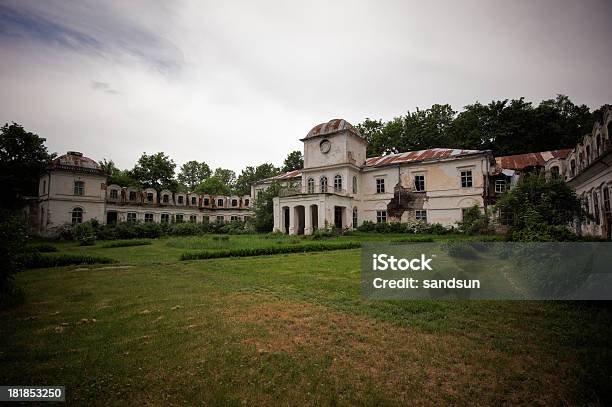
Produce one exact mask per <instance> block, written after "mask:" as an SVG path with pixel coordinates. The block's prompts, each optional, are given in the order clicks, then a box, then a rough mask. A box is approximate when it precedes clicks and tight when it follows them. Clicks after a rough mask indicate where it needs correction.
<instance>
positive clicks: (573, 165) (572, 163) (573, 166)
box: [570, 160, 576, 177]
mask: <svg viewBox="0 0 612 407" xmlns="http://www.w3.org/2000/svg"><path fill="white" fill-rule="evenodd" d="M570 174H572V177H573V176H574V175H576V160H572V161H570Z"/></svg>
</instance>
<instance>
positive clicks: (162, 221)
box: [159, 213, 170, 223]
mask: <svg viewBox="0 0 612 407" xmlns="http://www.w3.org/2000/svg"><path fill="white" fill-rule="evenodd" d="M164 218H166V219H165V220H164ZM159 220H160V222H161V223H170V214H169V213H162V214H161V217H160V218H159Z"/></svg>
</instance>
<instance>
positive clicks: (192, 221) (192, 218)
mask: <svg viewBox="0 0 612 407" xmlns="http://www.w3.org/2000/svg"><path fill="white" fill-rule="evenodd" d="M197 221H198V216H197V215H190V216H189V222H191V223H196V222H197Z"/></svg>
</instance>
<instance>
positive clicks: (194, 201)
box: [191, 196, 197, 205]
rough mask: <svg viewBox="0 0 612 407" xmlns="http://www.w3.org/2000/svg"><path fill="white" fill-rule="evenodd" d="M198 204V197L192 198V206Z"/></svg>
mask: <svg viewBox="0 0 612 407" xmlns="http://www.w3.org/2000/svg"><path fill="white" fill-rule="evenodd" d="M196 203H197V200H196V197H195V196H192V197H191V204H192V205H195V204H196Z"/></svg>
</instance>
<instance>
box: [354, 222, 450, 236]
mask: <svg viewBox="0 0 612 407" xmlns="http://www.w3.org/2000/svg"><path fill="white" fill-rule="evenodd" d="M357 230H359V231H360V232H377V233H415V234H417V233H426V234H434V235H446V234H449V233H453V232H455V229H454V228H452V227H450V228H447V227H446V226H443V225H441V224H439V223H426V222H422V221H408V222H388V223H387V222H382V223H374V222H370V221H367V220H366V221H364V222H363V223H362V224H361V226H359V227H358V228H357Z"/></svg>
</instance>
